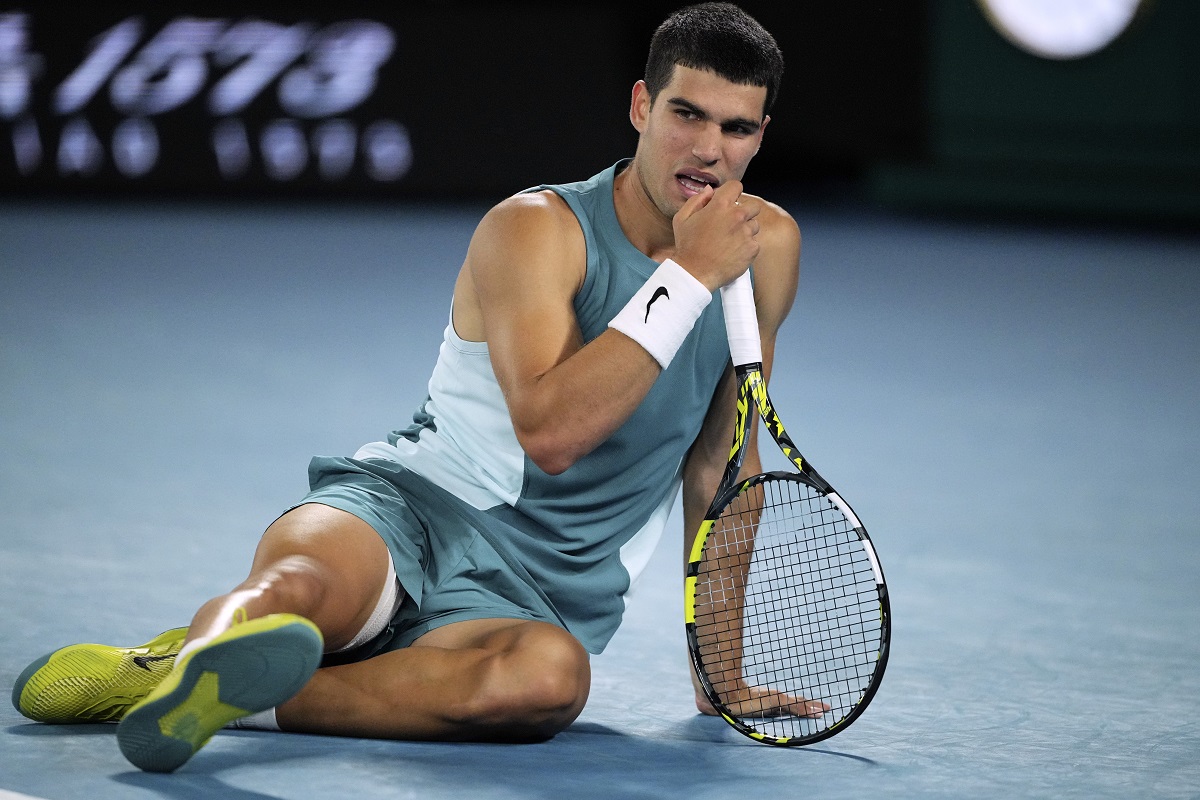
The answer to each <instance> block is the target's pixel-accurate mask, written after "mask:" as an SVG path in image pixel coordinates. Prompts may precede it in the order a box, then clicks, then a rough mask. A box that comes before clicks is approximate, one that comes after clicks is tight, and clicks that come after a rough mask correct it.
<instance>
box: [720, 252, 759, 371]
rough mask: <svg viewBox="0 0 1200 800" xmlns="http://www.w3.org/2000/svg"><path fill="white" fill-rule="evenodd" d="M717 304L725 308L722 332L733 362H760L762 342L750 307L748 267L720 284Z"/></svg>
mask: <svg viewBox="0 0 1200 800" xmlns="http://www.w3.org/2000/svg"><path fill="white" fill-rule="evenodd" d="M721 306H722V308H724V309H725V333H726V335H727V336H728V337H729V355H730V356H731V357H732V358H733V365H734V366H735V367H744V366H746V365H748V364H761V363H762V342H761V341H760V340H759V337H758V312H757V311H756V310H755V308H754V284H753V283H752V282H751V281H750V270H748V269H747V270H746V271H745V272H743V273H742V274H741V275H740V276H739V277H737V278H736V279H734V280H733V281H731V282H730V283H729V284H727V285H725V286H722V287H721Z"/></svg>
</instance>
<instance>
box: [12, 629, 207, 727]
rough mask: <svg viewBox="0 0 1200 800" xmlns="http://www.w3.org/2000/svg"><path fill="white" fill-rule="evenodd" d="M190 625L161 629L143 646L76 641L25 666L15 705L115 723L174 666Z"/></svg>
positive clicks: (41, 717)
mask: <svg viewBox="0 0 1200 800" xmlns="http://www.w3.org/2000/svg"><path fill="white" fill-rule="evenodd" d="M186 633H187V628H173V629H172V630H169V631H165V632H163V633H160V634H159V635H158V636H156V637H154V638H153V639H151V640H150V641H149V642H146V643H145V644H143V645H141V646H139V647H112V646H110V645H102V644H73V645H70V646H68V647H63V648H59V649H58V650H55V651H54V652H52V653H47V654H46V655H44V656H42V657H41V658H39V659H38V660H37V661H34V662H33V663H32V664H30V665H29V666H28V667H26V668H25V669H24V670H23V671H22V672H21V674H20V675H19V676H17V681H16V683H15V684H14V685H13V689H12V704H13V707H14V708H16V709H17V711H20V712H21V713H22V714H23V715H24V716H26V717H28V718H29V719H32V720H34V721H36V722H47V723H51V724H74V723H94V722H115V721H117V720H119V719H120V718H121V717H122V716H123V715H124V714H125V712H126V711H127V710H128V709H129V708H130V707H131V706H133V705H134V704H136V703H137V702H139V701H140V700H141V699H142V698H144V697H145V696H146V695H147V694H149V693H150V692H151V691H153V690H154V687H155V686H157V685H158V684H159V683H160V682H161V681H162V680H163V678H165V677H166V676H167V675H168V674H169V673H170V671H171V666H172V665H173V663H174V660H175V653H177V652H179V647H180V646H181V645H182V644H183V638H184V636H185V635H186Z"/></svg>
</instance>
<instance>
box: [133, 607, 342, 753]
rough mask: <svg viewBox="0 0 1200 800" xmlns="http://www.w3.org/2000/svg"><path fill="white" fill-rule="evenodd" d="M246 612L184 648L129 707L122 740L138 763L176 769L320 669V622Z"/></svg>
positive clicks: (281, 697) (281, 615) (285, 695)
mask: <svg viewBox="0 0 1200 800" xmlns="http://www.w3.org/2000/svg"><path fill="white" fill-rule="evenodd" d="M239 611H241V610H240V609H239ZM242 614H244V612H242ZM242 614H239V616H238V617H236V618H235V621H234V624H233V626H232V627H231V628H229V629H228V630H226V631H224V632H223V633H221V634H218V635H217V636H215V637H213V638H212V639H211V640H210V641H208V642H206V643H204V644H203V645H201V646H199V647H197V648H196V649H195V650H189V651H188V652H186V653H184V655H183V658H182V659H180V660H179V662H178V663H177V664H176V665H175V669H174V670H172V672H171V674H170V675H168V676H167V678H166V679H165V680H164V681H163V682H162V683H160V684H159V685H158V686H157V687H155V688H154V690H153V691H152V692H150V694H148V695H147V696H146V698H145V699H144V700H142V701H141V702H140V703H138V704H137V705H136V706H134V707H133V708H131V709H130V710H129V711H128V713H126V714H125V716H124V718H123V719H122V720H121V724H120V725H118V726H117V742H118V744H120V746H121V752H122V753H124V754H125V757H126V758H127V759H129V761H130V763H132V764H133V765H134V766H136V767H140V768H141V769H144V770H147V771H150V772H171V771H172V770H175V769H177V768H178V767H180V766H182V765H183V764H184V763H185V762H186V761H187V760H188V759H189V758H191V757H192V756H193V755H194V754H195V753H196V751H198V750H199V749H200V748H201V747H203V746H204V745H205V744H206V743H207V742H208V740H209V739H211V738H212V736H213V734H214V733H216V732H217V731H219V730H220V729H221V728H223V727H225V725H227V724H228V723H230V722H232V721H234V720H235V719H238V718H240V717H244V716H247V715H248V714H253V713H257V712H259V711H265V710H266V709H268V708H274V707H275V706H277V705H279V704H280V703H282V702H284V701H285V700H287V699H289V698H290V697H292V695H294V694H296V692H298V691H300V690H301V689H302V688H304V684H306V683H308V680H309V678H311V677H312V675H313V673H314V672H316V670H317V667H318V666H320V664H321V656H322V654H323V650H324V641H323V639H322V637H321V632H320V631H319V630H318V629H317V626H316V625H314V624H313V623H312V622H310V621H309V620H307V619H305V618H304V617H300V616H297V615H295V614H271V615H269V616H265V617H258V618H257V619H251V620H246V619H244V617H243V616H242Z"/></svg>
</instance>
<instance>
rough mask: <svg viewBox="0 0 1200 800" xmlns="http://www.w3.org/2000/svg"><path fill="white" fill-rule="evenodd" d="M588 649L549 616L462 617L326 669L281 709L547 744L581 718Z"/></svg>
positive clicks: (342, 731)
mask: <svg viewBox="0 0 1200 800" xmlns="http://www.w3.org/2000/svg"><path fill="white" fill-rule="evenodd" d="M590 686H591V671H590V665H589V661H588V654H587V651H585V650H584V649H583V646H582V645H581V644H580V643H579V642H578V640H576V639H575V637H573V636H571V635H570V634H569V633H567V632H566V631H565V630H563V629H562V628H559V627H557V626H555V625H551V624H549V623H546V622H533V621H529V620H513V619H481V620H470V621H466V622H455V623H451V624H449V625H446V626H443V627H441V628H437V629H435V630H433V631H430V632H429V633H427V634H425V635H424V636H422V637H421V638H420V639H418V640H417V641H416V642H415V643H414V644H413V645H412V646H411V647H408V648H405V649H403V650H396V651H393V652H389V653H384V654H382V655H378V656H375V657H374V658H371V659H367V660H366V661H361V662H357V663H353V664H347V665H345V666H339V667H330V668H326V669H322V670H319V671H318V672H317V674H316V675H314V676H313V678H312V680H311V681H309V683H308V685H307V686H305V687H304V689H302V690H301V691H300V692H299V694H297V695H296V696H295V697H293V698H292V699H291V700H290V701H288V702H287V703H284V704H283V705H281V706H280V707H279V708H278V709H277V711H276V715H277V719H278V721H279V725H280V727H281V728H282V729H283V730H286V731H296V732H303V733H323V734H331V735H340V736H361V737H372V738H383V739H419V740H448V741H462V740H470V741H509V742H517V741H540V740H544V739H548V738H550V737H551V736H554V735H555V734H556V733H558V732H559V731H561V730H563V729H564V728H566V727H567V726H568V725H570V724H571V722H572V721H574V720H575V718H576V717H577V716H579V712H580V711H582V710H583V705H584V703H585V702H586V701H587V696H588V691H589V689H590Z"/></svg>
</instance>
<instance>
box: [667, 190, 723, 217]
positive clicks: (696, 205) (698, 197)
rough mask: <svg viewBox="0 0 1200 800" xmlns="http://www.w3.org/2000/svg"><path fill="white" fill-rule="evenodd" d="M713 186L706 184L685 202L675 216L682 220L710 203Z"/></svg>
mask: <svg viewBox="0 0 1200 800" xmlns="http://www.w3.org/2000/svg"><path fill="white" fill-rule="evenodd" d="M713 195H714V192H713V188H712V187H711V186H705V187H704V188H703V189H701V190H700V191H699V192H698V193H697V194H694V195H692V196H691V197H689V198H688V199H687V201H686V202H685V203H684V204H683V207H682V208H680V209H679V210H678V211H677V212H675V218H676V219H678V220H679V221H680V222H682V221H683V220H686V219H687V218H688V217H690V216H692V215H693V214H695V213H696V212H697V211H699V210H700V209H702V208H704V207H705V206H706V205H708V204H709V203H710V202H711V201H712V199H713Z"/></svg>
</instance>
